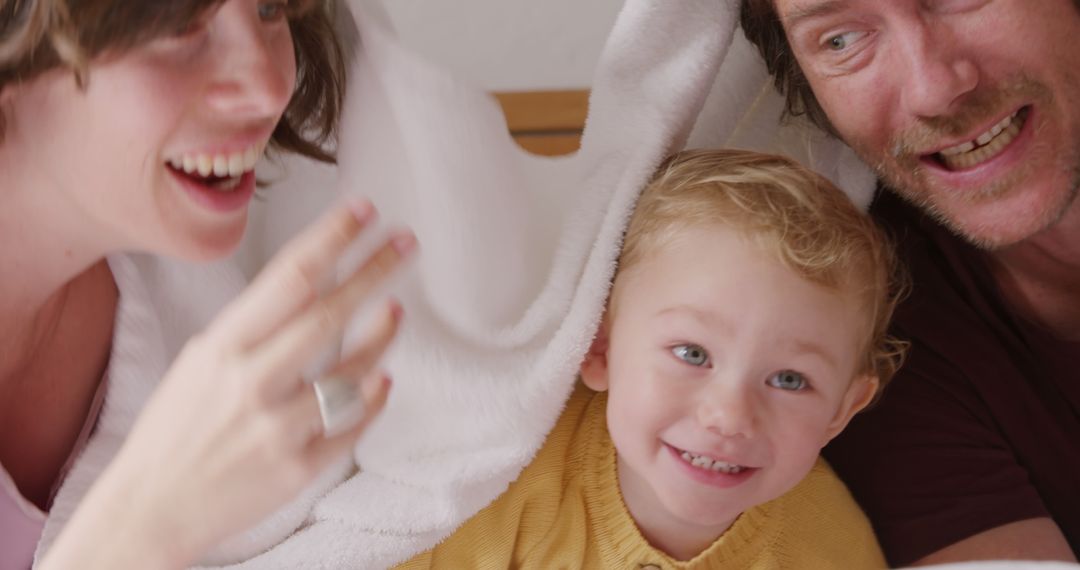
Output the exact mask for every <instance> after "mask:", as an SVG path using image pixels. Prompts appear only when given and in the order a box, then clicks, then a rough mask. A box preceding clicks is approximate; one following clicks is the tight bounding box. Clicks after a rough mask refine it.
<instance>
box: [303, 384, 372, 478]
mask: <svg viewBox="0 0 1080 570" xmlns="http://www.w3.org/2000/svg"><path fill="white" fill-rule="evenodd" d="M390 386H391V382H390V377H389V376H387V375H386V374H385V373H383V372H374V373H371V374H368V375H366V376H364V378H363V380H361V382H360V397H361V398H363V400H364V416H363V418H361V419H360V421H359V422H358V423H357V424H356V425H355V426H352V427H350V428H349V429H347V430H346V431H344V432H342V433H340V434H337V435H332V436H330V437H326V436H323V437H318V438H315V439H314V440H313V441H312V443H311V445H310V447H309V448H308V450H307V453H308V457H309V458H310V460H311V461H312V464H313V465H314V466H315V467H316V469H321V468H323V467H325V466H327V465H329V464H330V463H331V462H333V461H334V460H336V459H337V458H339V457H341V454H342V453H344V452H345V451H346V450H348V449H349V448H351V447H352V446H353V445H355V444H356V441H357V440H358V439H359V438H360V436H361V435H363V433H364V430H366V429H367V427H368V425H369V424H371V422H372V421H373V420H374V419H375V418H376V417H377V416H378V415H379V412H381V411H382V409H383V407H385V406H386V399H387V397H388V396H389V395H390Z"/></svg>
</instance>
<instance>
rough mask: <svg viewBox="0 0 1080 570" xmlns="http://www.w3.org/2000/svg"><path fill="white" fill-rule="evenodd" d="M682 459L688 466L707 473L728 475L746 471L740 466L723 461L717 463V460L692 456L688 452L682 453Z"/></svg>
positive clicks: (702, 456)
mask: <svg viewBox="0 0 1080 570" xmlns="http://www.w3.org/2000/svg"><path fill="white" fill-rule="evenodd" d="M682 458H683V460H684V461H686V462H687V463H689V464H690V465H693V466H694V467H697V468H700V469H705V470H707V471H717V472H721V471H722V472H724V473H728V474H730V475H734V474H736V473H740V472H742V470H743V469H746V468H745V467H743V466H742V465H735V464H733V463H725V462H723V461H719V460H715V459H711V458H709V457H705V456H704V455H694V454H693V453H690V452H689V451H684V452H682Z"/></svg>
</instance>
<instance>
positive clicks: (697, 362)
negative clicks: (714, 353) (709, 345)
mask: <svg viewBox="0 0 1080 570" xmlns="http://www.w3.org/2000/svg"><path fill="white" fill-rule="evenodd" d="M671 353H672V354H674V355H675V357H676V358H678V359H679V360H682V361H683V362H686V363H687V364H689V365H691V366H706V365H708V364H709V353H708V352H705V349H704V348H702V347H700V346H698V345H696V344H680V345H678V346H675V347H672V349H671Z"/></svg>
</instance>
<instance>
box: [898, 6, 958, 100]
mask: <svg viewBox="0 0 1080 570" xmlns="http://www.w3.org/2000/svg"><path fill="white" fill-rule="evenodd" d="M906 29H907V32H906V33H904V34H903V35H902V37H901V38H900V41H899V42H898V44H899V45H898V46H897V47H898V53H899V55H900V57H901V58H903V65H900V66H897V68H896V73H899V74H902V77H901V78H900V81H901V82H902V85H903V91H902V93H901V104H902V105H903V107H904V109H905V110H906V111H907V112H908V113H910V114H912V115H914V116H916V117H919V118H934V117H940V116H945V115H949V114H951V113H953V112H955V110H956V106H957V105H958V104H959V103H960V102H961V101H962V99H963V98H964V96H965V95H967V94H969V93H971V92H972V91H973V90H974V89H975V87H976V86H977V85H978V83H979V71H978V67H977V66H976V64H975V62H974V60H973V59H972V58H971V57H970V56H969V55H968V53H967V52H966V51H965V49H964V46H963V45H961V43H960V42H959V40H958V38H957V37H956V35H955V34H953V33H952V31H951V30H950V29H949V28H948V27H947V26H946V25H944V24H942V23H940V22H933V21H921V22H918V23H915V24H912V25H910V26H907V28H906Z"/></svg>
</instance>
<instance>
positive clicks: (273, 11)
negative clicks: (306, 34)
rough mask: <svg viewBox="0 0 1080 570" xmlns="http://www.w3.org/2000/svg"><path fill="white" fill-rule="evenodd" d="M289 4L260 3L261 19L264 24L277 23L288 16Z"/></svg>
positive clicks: (283, 2)
mask: <svg viewBox="0 0 1080 570" xmlns="http://www.w3.org/2000/svg"><path fill="white" fill-rule="evenodd" d="M288 7H289V2H288V1H287V0H285V1H281V0H279V1H274V2H260V3H259V18H261V19H262V20H263V21H264V22H276V21H278V20H280V19H282V18H284V17H285V16H286V11H287V10H288Z"/></svg>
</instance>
